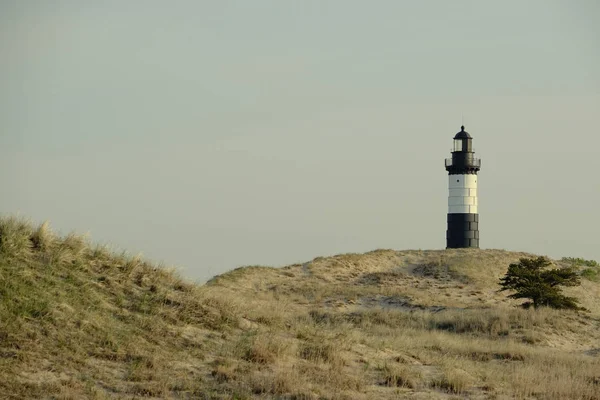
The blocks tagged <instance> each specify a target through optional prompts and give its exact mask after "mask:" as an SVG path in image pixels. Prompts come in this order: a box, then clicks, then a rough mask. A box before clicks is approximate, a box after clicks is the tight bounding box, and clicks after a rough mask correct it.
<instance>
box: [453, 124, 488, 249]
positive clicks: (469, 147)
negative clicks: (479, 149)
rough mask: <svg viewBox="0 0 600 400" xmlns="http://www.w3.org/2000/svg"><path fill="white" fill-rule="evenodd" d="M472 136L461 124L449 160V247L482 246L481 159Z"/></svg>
mask: <svg viewBox="0 0 600 400" xmlns="http://www.w3.org/2000/svg"><path fill="white" fill-rule="evenodd" d="M472 141H473V138H472V137H471V135H469V134H468V133H467V132H466V131H465V127H464V126H461V127H460V132H458V133H457V134H456V136H454V147H453V149H452V158H447V159H446V171H448V189H449V193H448V230H447V231H446V248H447V249H456V248H465V247H470V248H479V214H478V213H477V172H478V171H479V169H480V168H481V160H480V159H479V158H475V153H474V152H473V143H472Z"/></svg>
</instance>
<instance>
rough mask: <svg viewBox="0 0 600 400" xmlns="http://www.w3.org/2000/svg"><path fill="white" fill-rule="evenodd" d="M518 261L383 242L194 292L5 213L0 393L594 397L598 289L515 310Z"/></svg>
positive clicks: (514, 256)
mask: <svg viewBox="0 0 600 400" xmlns="http://www.w3.org/2000/svg"><path fill="white" fill-rule="evenodd" d="M527 256H532V255H530V254H525V253H514V252H508V251H504V250H439V251H421V250H409V251H394V250H375V251H372V252H369V253H366V254H344V255H337V256H334V257H327V258H322V257H319V258H316V259H314V260H312V261H309V262H306V263H303V264H297V265H291V266H287V267H283V268H269V267H244V268H238V269H236V270H233V271H231V272H229V273H226V274H224V275H221V276H218V277H215V278H214V279H212V280H211V281H210V282H208V283H207V284H205V285H202V286H197V285H193V284H190V283H187V282H185V281H184V280H182V279H180V278H178V277H177V276H176V275H175V274H174V273H172V272H169V271H167V270H165V269H163V268H160V267H157V266H155V265H153V264H151V263H149V262H147V261H144V260H142V259H140V258H138V257H131V256H128V255H126V254H114V253H112V252H110V251H108V250H107V249H105V248H103V247H99V246H94V245H92V244H90V243H89V242H88V241H87V240H85V239H84V238H82V237H79V236H76V235H69V236H66V237H57V236H55V235H54V234H52V232H50V230H49V228H48V226H47V225H42V226H39V227H35V226H32V225H31V224H29V223H27V222H24V221H22V220H18V219H15V218H2V219H1V220H0V398H7V399H26V398H42V399H43V398H48V399H50V398H52V399H79V398H93V399H94V398H95V399H109V398H124V399H125V398H127V399H131V398H142V397H145V398H182V399H254V398H261V399H290V400H291V399H296V400H300V399H315V400H316V399H358V400H360V399H397V398H414V399H431V398H434V399H435V398H456V399H458V398H473V399H478V398H481V399H484V398H490V399H509V398H519V399H527V398H531V399H599V398H600V305H599V303H600V302H599V300H600V284H599V283H597V282H594V281H593V280H589V279H585V278H584V279H582V285H581V286H580V287H574V288H568V290H566V292H567V293H568V294H569V295H572V296H576V297H577V298H579V299H580V301H581V305H583V306H584V307H586V308H587V309H589V312H574V311H558V310H552V309H538V310H524V309H521V308H519V307H517V304H518V302H515V301H513V300H507V299H506V293H499V292H498V291H497V289H498V285H497V283H498V279H499V278H500V277H501V276H502V275H503V274H504V273H505V272H506V268H507V266H508V264H509V263H511V262H515V261H517V260H518V259H519V258H520V257H527ZM556 263H557V264H558V265H563V264H565V263H567V261H557V262H556ZM588 272H590V271H588ZM592 272H594V271H592ZM586 276H592V277H593V276H594V274H587V275H586Z"/></svg>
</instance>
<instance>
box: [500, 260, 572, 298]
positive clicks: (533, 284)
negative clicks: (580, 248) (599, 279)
mask: <svg viewBox="0 0 600 400" xmlns="http://www.w3.org/2000/svg"><path fill="white" fill-rule="evenodd" d="M551 265H552V263H551V262H550V260H549V259H548V258H546V257H537V258H521V259H520V260H519V262H518V263H513V264H510V265H509V267H508V271H507V272H506V275H505V276H504V277H503V278H501V279H500V286H502V289H500V291H504V290H513V291H515V293H513V294H511V295H509V296H508V297H510V298H513V299H531V302H526V303H524V304H523V307H525V308H528V307H530V306H531V305H533V306H534V307H535V308H538V307H540V306H547V307H552V308H567V309H574V310H581V309H582V308H581V307H579V306H578V305H577V303H578V301H577V299H575V298H574V297H567V296H565V295H563V294H562V292H561V290H560V288H559V286H577V285H579V284H580V280H579V276H578V275H577V273H576V272H575V270H574V269H573V268H572V267H569V268H562V269H558V268H555V269H548V267H549V266H551Z"/></svg>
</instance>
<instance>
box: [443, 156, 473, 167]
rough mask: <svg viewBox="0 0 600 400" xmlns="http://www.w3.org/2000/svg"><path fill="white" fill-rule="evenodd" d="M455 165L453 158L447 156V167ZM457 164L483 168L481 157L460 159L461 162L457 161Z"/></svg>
mask: <svg viewBox="0 0 600 400" xmlns="http://www.w3.org/2000/svg"><path fill="white" fill-rule="evenodd" d="M453 165H454V164H452V159H451V158H446V167H452V166H453ZM455 166H457V167H476V168H481V158H471V159H466V160H460V161H459V162H457V163H456V165H455Z"/></svg>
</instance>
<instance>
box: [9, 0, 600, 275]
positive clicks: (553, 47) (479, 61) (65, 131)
mask: <svg viewBox="0 0 600 400" xmlns="http://www.w3.org/2000/svg"><path fill="white" fill-rule="evenodd" d="M598 21H600V2H598V1H596V0H587V1H586V0H580V1H567V0H565V1H556V0H543V1H542V0H529V1H522V0H519V1H517V0H504V1H494V2H492V1H476V0H472V1H466V0H458V1H456V0H455V1H445V0H439V1H433V0H429V1H410V2H409V1H398V0H389V1H376V0H373V1H351V0H338V1H323V0H319V1H309V0H305V1H282V0H270V1H267V0H252V1H246V0H243V1H241V0H240V1H225V0H219V1H217V0H215V1H192V0H189V1H178V0H174V1H163V0H161V1H158V0H155V1H142V0H138V1H133V0H129V1H125V0H108V1H91V0H89V1H87V0H62V1H61V0H56V1H50V0H48V1H42V0H38V1H28V0H12V1H10V0H0V183H1V187H2V190H1V192H0V212H1V213H2V214H4V215H9V214H16V213H17V212H19V213H20V214H21V215H23V216H25V217H28V218H31V219H32V220H33V221H35V222H42V221H44V220H49V221H50V223H51V225H52V226H53V227H54V229H55V230H57V231H58V232H61V233H68V232H70V231H77V232H82V233H85V232H89V233H90V235H91V238H92V240H94V241H96V242H101V243H108V244H111V245H112V246H114V247H115V248H117V249H126V250H128V251H129V252H131V253H137V252H142V253H143V254H144V256H145V257H147V258H150V259H152V260H155V261H158V262H161V261H162V262H165V263H166V264H167V265H175V266H177V267H179V268H180V271H181V274H182V275H184V276H186V277H188V278H190V279H192V280H197V281H198V282H202V281H205V280H206V279H209V278H210V277H212V276H214V275H216V274H219V273H222V272H225V271H227V270H230V269H232V268H235V267H238V266H241V265H256V264H260V265H274V266H279V265H286V264H291V263H295V262H303V261H307V260H310V259H312V258H314V257H317V256H326V255H332V254H338V253H345V252H365V251H369V250H373V249H377V248H393V249H398V250H402V249H418V248H421V249H441V248H444V246H445V229H446V212H447V193H448V189H447V173H446V171H445V169H444V158H446V157H450V149H451V145H452V137H453V136H454V134H455V133H456V132H457V131H458V130H459V129H460V125H461V123H462V122H463V121H464V124H465V126H466V129H467V131H469V132H470V133H471V135H472V136H473V138H474V147H475V151H476V152H477V156H479V157H481V158H482V170H481V172H480V174H479V177H480V179H479V213H480V234H481V247H482V248H503V249H507V250H520V251H529V252H533V253H539V254H547V255H550V256H551V257H557V258H558V257H562V256H578V257H585V258H593V259H596V260H600V230H599V229H600V174H599V173H600V157H599V149H600V123H599V120H600V24H598Z"/></svg>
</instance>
